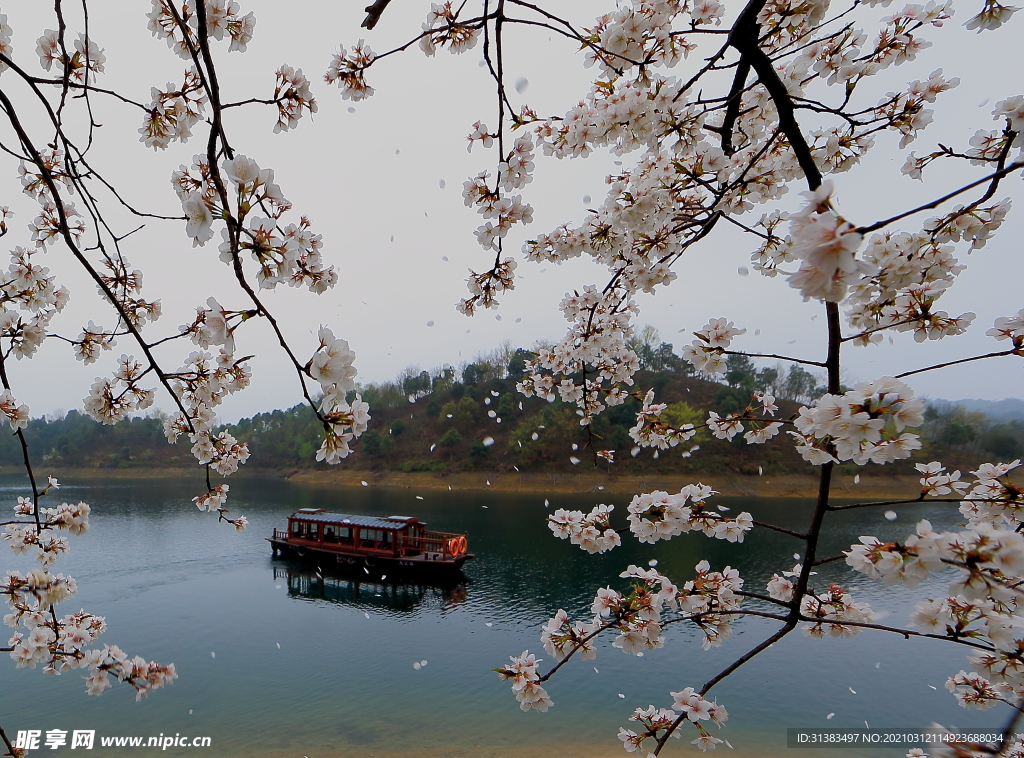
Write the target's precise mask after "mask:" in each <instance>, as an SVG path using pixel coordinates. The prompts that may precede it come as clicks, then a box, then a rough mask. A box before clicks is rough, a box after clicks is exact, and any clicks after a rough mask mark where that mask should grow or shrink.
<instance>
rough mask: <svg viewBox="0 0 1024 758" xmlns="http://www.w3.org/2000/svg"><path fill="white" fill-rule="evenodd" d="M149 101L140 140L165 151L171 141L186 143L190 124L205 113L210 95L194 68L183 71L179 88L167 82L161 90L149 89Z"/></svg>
mask: <svg viewBox="0 0 1024 758" xmlns="http://www.w3.org/2000/svg"><path fill="white" fill-rule="evenodd" d="M150 98H151V102H150V104H149V108H148V109H147V110H146V115H145V117H144V119H143V122H142V126H141V127H139V134H141V135H142V136H141V137H140V138H139V141H140V142H145V143H146V147H151V148H153V149H154V150H158V149H159V150H166V149H167V147H168V146H169V145H170V144H171V143H172V142H175V141H177V142H181V143H182V144H184V143H186V142H188V140H189V137H191V136H192V127H193V126H195V125H196V124H197V123H199V122H200V121H201V120H202V119H203V116H204V115H205V112H206V105H207V103H208V102H209V98H208V96H207V94H206V88H205V86H204V85H203V82H202V80H201V78H200V76H199V72H198V71H197V70H196V69H195V67H194V66H193V67H191V68H189V69H186V70H185V74H184V77H183V81H182V84H181V86H180V87H177V86H175V85H174V84H173V83H172V82H168V83H167V84H166V85H165V87H164V89H159V88H158V87H153V88H151V89H150Z"/></svg>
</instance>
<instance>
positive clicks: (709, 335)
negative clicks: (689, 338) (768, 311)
mask: <svg viewBox="0 0 1024 758" xmlns="http://www.w3.org/2000/svg"><path fill="white" fill-rule="evenodd" d="M746 333H747V330H746V329H741V328H739V327H737V326H736V325H735V324H734V323H733V322H732V321H726V320H725V319H724V318H713V319H711V320H710V321H708V323H706V324H705V325H704V327H703V328H702V329H701V330H700V331H697V332H694V335H695V336H696V337H697V339H695V340H693V342H691V343H690V344H689V345H684V346H683V350H682V353H683V358H684V359H685V360H687V361H689V362H690V363H692V364H693V367H694V368H695V369H697V370H698V371H700V372H701V373H702V374H707V375H708V376H715V375H717V374H724V373H725V357H724V356H725V351H726V350H727V349H728V348H729V345H731V344H732V341H733V339H734V338H736V337H738V336H740V335H741V334H746Z"/></svg>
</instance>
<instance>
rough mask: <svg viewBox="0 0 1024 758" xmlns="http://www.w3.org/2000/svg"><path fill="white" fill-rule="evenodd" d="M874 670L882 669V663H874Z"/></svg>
mask: <svg viewBox="0 0 1024 758" xmlns="http://www.w3.org/2000/svg"><path fill="white" fill-rule="evenodd" d="M875 668H876V669H880V668H882V662H881V661H878V663H876V664H875Z"/></svg>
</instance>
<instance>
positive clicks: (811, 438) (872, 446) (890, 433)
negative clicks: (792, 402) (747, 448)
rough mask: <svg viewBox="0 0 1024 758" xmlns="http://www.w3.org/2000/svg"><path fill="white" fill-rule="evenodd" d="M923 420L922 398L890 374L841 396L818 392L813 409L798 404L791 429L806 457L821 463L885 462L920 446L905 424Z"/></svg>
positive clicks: (862, 463)
mask: <svg viewBox="0 0 1024 758" xmlns="http://www.w3.org/2000/svg"><path fill="white" fill-rule="evenodd" d="M923 421H924V401H922V400H917V399H915V397H914V391H913V390H912V389H911V388H910V387H908V386H907V385H906V384H904V383H903V382H901V381H899V380H898V379H893V378H892V377H883V378H882V379H878V380H877V381H875V382H861V383H860V384H858V385H856V386H855V387H854V388H853V389H852V390H850V391H849V392H847V393H845V394H843V395H832V394H825V395H822V396H821V397H820V398H818V400H817V401H816V402H815V404H814V406H813V407H810V408H808V407H806V406H804V407H801V408H800V413H799V415H798V417H797V419H796V422H795V425H796V429H797V431H795V432H790V434H791V435H793V436H794V437H795V438H796V440H797V448H796V449H797V452H798V453H800V455H801V456H802V457H803V458H804V460H806V461H808V462H810V463H813V464H814V465H815V466H820V465H822V464H824V463H827V462H829V461H835V462H839V461H853V462H854V463H856V464H858V465H861V466H863V465H864V464H866V463H867V462H868V461H871V462H873V463H888V462H890V461H894V460H898V459H900V458H908V457H909V456H910V454H911V453H912V452H913V451H914V450H918V449H920V447H921V442H920V440H919V438H918V436H917V435H916V434H910V433H908V432H904V431H903V430H904V429H905V428H907V427H908V426H909V427H916V426H919V425H920V424H921V423H922V422H923Z"/></svg>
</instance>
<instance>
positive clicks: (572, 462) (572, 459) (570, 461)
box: [569, 455, 580, 466]
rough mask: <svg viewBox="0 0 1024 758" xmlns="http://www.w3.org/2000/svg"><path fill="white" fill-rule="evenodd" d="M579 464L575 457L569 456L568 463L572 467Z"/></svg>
mask: <svg viewBox="0 0 1024 758" xmlns="http://www.w3.org/2000/svg"><path fill="white" fill-rule="evenodd" d="M579 462H580V459H579V458H577V457H576V456H575V455H570V456H569V463H571V464H572V465H573V466H575V465H576V464H578V463H579Z"/></svg>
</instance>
